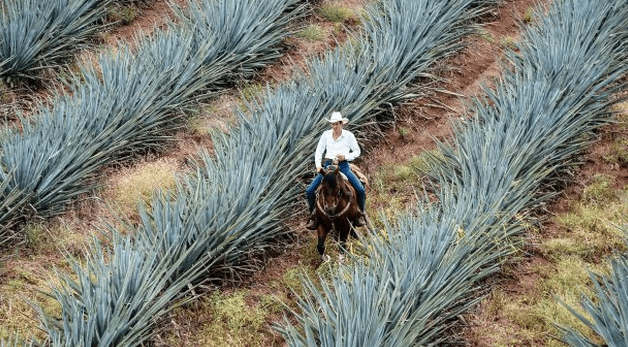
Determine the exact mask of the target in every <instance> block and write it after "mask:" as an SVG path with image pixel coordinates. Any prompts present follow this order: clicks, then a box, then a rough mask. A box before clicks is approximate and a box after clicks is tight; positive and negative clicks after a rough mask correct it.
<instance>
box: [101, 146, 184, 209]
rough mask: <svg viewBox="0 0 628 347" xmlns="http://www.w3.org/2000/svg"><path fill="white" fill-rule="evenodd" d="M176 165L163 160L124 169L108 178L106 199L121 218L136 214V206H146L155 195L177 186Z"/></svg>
mask: <svg viewBox="0 0 628 347" xmlns="http://www.w3.org/2000/svg"><path fill="white" fill-rule="evenodd" d="M177 171H178V166H177V163H176V162H174V161H173V160H168V159H165V158H162V159H159V160H157V161H155V162H148V163H142V164H140V165H137V166H134V167H132V168H128V169H123V170H121V171H120V172H118V173H116V175H115V176H112V177H109V180H108V184H107V187H108V188H107V190H106V191H105V192H104V194H103V195H104V196H105V199H106V200H107V201H109V202H110V204H111V206H112V208H113V209H114V210H115V211H116V212H117V213H119V214H120V215H122V216H126V217H129V218H132V217H134V216H135V215H136V214H137V206H138V204H139V203H142V202H144V203H149V202H150V200H151V199H152V198H153V197H154V195H155V194H156V193H157V192H158V191H160V190H162V191H166V190H168V189H169V188H172V187H174V186H175V184H176V175H175V174H176V172H177Z"/></svg>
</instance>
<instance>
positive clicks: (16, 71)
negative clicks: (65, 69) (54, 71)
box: [0, 0, 111, 81]
mask: <svg viewBox="0 0 628 347" xmlns="http://www.w3.org/2000/svg"><path fill="white" fill-rule="evenodd" d="M110 3H111V0H49V1H40V0H5V1H3V2H2V4H1V8H0V9H1V10H0V76H7V78H8V79H9V81H10V78H11V76H15V77H26V78H33V77H35V74H34V73H35V72H36V71H37V70H40V69H42V68H47V67H51V66H56V65H57V64H59V63H60V62H61V61H62V60H63V59H66V58H68V57H70V56H71V55H72V54H73V53H75V52H76V51H77V50H79V49H80V48H81V47H83V46H85V44H86V39H87V38H88V37H90V36H91V35H93V34H95V33H96V32H98V31H99V30H102V25H101V24H99V23H98V21H99V20H100V18H102V17H103V16H104V15H105V14H106V11H107V6H108V5H109V4H110Z"/></svg>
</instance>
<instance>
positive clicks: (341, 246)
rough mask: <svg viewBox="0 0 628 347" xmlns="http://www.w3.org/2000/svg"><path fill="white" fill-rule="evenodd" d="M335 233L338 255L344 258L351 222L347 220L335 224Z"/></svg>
mask: <svg viewBox="0 0 628 347" xmlns="http://www.w3.org/2000/svg"><path fill="white" fill-rule="evenodd" d="M336 231H337V232H338V250H339V251H340V255H341V256H342V257H344V255H345V252H346V249H347V239H348V238H349V233H350V232H351V222H350V221H349V219H345V220H343V221H339V222H338V223H336Z"/></svg>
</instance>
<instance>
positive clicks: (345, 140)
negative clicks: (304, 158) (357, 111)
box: [314, 129, 360, 167]
mask: <svg viewBox="0 0 628 347" xmlns="http://www.w3.org/2000/svg"><path fill="white" fill-rule="evenodd" d="M323 153H325V159H334V158H335V157H336V155H337V154H343V155H344V156H345V160H347V161H352V160H353V159H355V158H357V157H359V156H360V146H358V141H356V140H355V136H353V133H351V132H350V131H348V130H344V129H342V134H340V137H339V138H338V139H337V140H334V136H333V129H330V130H326V131H325V132H324V133H323V135H321V138H320V140H318V145H317V146H316V153H315V154H314V160H315V162H316V166H317V167H318V166H322V165H321V161H322V159H323Z"/></svg>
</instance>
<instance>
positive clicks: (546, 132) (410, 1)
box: [0, 0, 628, 346]
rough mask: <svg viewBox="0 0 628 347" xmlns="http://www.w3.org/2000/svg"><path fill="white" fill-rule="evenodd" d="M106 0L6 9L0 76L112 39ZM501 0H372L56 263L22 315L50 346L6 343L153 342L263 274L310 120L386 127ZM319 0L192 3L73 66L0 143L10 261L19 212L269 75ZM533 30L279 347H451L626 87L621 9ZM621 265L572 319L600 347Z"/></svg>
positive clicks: (55, 199)
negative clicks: (416, 191) (65, 84)
mask: <svg viewBox="0 0 628 347" xmlns="http://www.w3.org/2000/svg"><path fill="white" fill-rule="evenodd" d="M44 4H46V5H44ZM48 4H50V6H53V5H54V4H56V5H57V6H58V7H56V8H55V7H52V8H51V9H46V8H44V7H45V6H48ZM110 4H111V2H110V1H78V0H75V1H71V0H66V1H58V2H47V1H46V2H42V1H36V0H28V1H4V2H2V5H3V17H2V20H3V22H2V25H3V26H2V29H1V30H2V31H1V32H0V35H3V36H2V39H0V44H2V45H6V46H7V48H6V49H5V47H3V48H2V52H3V53H2V54H3V57H2V58H1V60H0V68H1V69H0V71H2V72H1V74H2V75H3V76H11V78H24V77H26V78H31V76H32V75H33V72H34V71H36V70H37V69H40V68H42V67H45V66H49V65H50V64H54V62H58V61H59V60H62V59H66V58H67V57H68V56H71V55H72V54H74V53H75V52H76V51H77V50H78V49H79V48H80V47H81V45H82V43H83V42H84V41H85V40H86V37H89V36H90V35H93V33H94V32H95V31H97V30H101V29H102V26H99V21H98V20H99V18H101V17H102V16H103V14H104V11H105V10H104V9H105V8H106V6H108V5H110ZM499 4H500V3H499V2H498V1H497V0H382V1H374V2H372V3H368V4H366V5H365V6H364V8H363V10H361V11H360V13H359V15H360V26H359V29H357V30H355V31H354V32H351V33H350V39H348V40H346V42H344V43H342V44H340V45H337V46H336V47H334V48H330V49H328V50H326V51H325V53H323V54H321V55H320V56H319V57H315V58H311V59H308V60H306V62H305V63H304V67H303V68H302V69H300V70H298V71H297V72H296V73H294V74H293V76H292V77H291V78H290V80H288V81H285V82H282V83H278V84H273V85H270V84H269V85H267V86H265V87H262V88H260V93H259V95H258V96H257V97H256V98H252V99H249V100H247V101H246V102H243V104H242V105H240V107H237V108H234V110H233V115H234V117H235V122H233V125H231V126H229V127H228V128H227V129H219V130H214V131H212V137H211V140H212V148H211V151H209V150H202V151H201V152H200V153H198V156H197V158H198V160H197V161H196V164H195V165H194V167H193V169H192V170H191V171H189V172H187V173H185V174H184V175H181V177H179V178H178V181H177V184H176V186H175V187H174V188H173V189H171V191H169V192H161V193H159V194H156V195H154V196H153V197H151V199H150V201H149V202H148V203H147V204H143V205H141V206H140V209H139V212H138V219H137V220H136V221H135V222H134V223H129V224H125V225H123V226H120V225H118V224H116V225H114V224H107V225H104V226H103V227H102V228H101V229H102V230H101V231H102V234H101V235H94V237H93V239H92V241H91V242H90V245H89V249H88V250H87V252H85V255H84V256H82V257H78V258H74V257H71V256H68V257H67V259H65V263H66V265H67V266H66V268H67V270H60V271H58V272H57V275H56V279H55V281H54V282H55V283H57V284H56V285H54V286H52V287H51V288H49V289H47V291H48V292H49V296H50V297H51V298H52V300H53V301H54V302H55V307H57V309H56V310H53V311H54V312H50V310H48V309H46V308H45V307H37V304H34V305H35V307H36V309H37V310H38V312H39V314H40V322H39V323H38V324H39V326H40V329H41V330H42V331H43V333H44V334H43V335H44V337H43V338H41V337H40V338H38V337H35V336H22V335H20V334H15V335H14V336H13V337H12V338H9V339H8V340H5V341H2V342H0V345H2V346H27V345H33V346H35V345H50V346H114V345H115V346H139V345H145V344H147V343H151V341H152V340H151V339H152V338H153V336H154V335H153V334H154V331H155V330H156V326H157V325H158V324H159V321H160V319H163V317H165V316H166V315H167V314H168V313H169V312H171V310H172V309H173V308H175V307H177V306H178V305H179V304H180V302H181V301H186V300H191V299H190V298H191V295H192V294H193V293H194V286H195V285H197V284H200V283H202V282H203V281H204V280H206V279H208V278H219V277H224V276H225V274H227V273H230V272H233V271H235V272H237V273H238V275H239V276H247V275H251V274H254V273H255V272H256V271H258V270H259V267H258V266H256V265H258V259H259V258H260V256H261V257H263V255H264V254H265V253H266V251H267V250H268V249H271V248H273V246H274V245H276V243H277V239H278V238H281V237H283V236H285V235H286V234H288V235H289V234H291V231H290V229H289V228H288V227H287V224H286V223H287V222H288V221H289V220H290V218H291V217H292V215H293V213H294V211H295V210H298V209H299V208H300V207H301V205H302V203H303V189H302V185H301V180H302V179H301V176H302V174H303V172H307V171H308V170H310V169H311V166H312V163H311V153H313V150H314V145H315V143H316V139H317V138H318V136H319V134H320V133H321V131H322V130H323V129H324V128H325V127H326V124H325V122H324V121H321V120H322V119H323V118H325V117H326V116H327V115H329V114H330V113H331V112H332V111H334V110H339V111H341V112H342V113H343V114H344V115H346V116H347V117H348V118H350V119H351V123H350V129H351V130H352V131H354V132H355V133H356V135H357V136H358V138H359V139H363V140H366V139H368V138H370V137H373V136H379V135H381V131H382V130H384V129H386V128H387V127H388V126H389V125H393V124H394V123H395V112H394V109H395V108H396V107H398V106H399V105H402V104H403V103H405V102H407V101H409V100H412V99H414V98H416V97H417V96H418V95H421V94H424V93H427V92H428V91H429V90H428V89H427V88H428V87H427V86H428V85H429V83H421V84H418V83H416V82H417V81H422V82H426V81H432V80H433V79H435V74H434V73H435V71H436V65H437V64H438V63H442V62H443V61H446V59H447V58H451V57H453V56H455V55H456V54H457V53H459V52H460V51H461V49H462V48H463V47H464V39H465V38H466V37H468V36H469V35H472V34H477V33H478V28H479V24H478V23H479V21H480V20H481V18H483V16H486V15H487V13H490V12H492V11H494V9H496V8H497V6H498V5H499ZM27 6H33V7H32V8H31V7H27ZM317 6H320V3H315V2H307V1H301V0H233V1H221V0H198V1H195V0H190V1H189V2H188V3H187V6H185V7H178V6H174V5H173V12H174V13H175V14H176V19H175V20H173V21H171V22H168V23H167V24H166V25H163V26H162V28H161V29H158V30H155V31H154V32H153V33H152V34H151V35H150V36H142V37H139V38H138V39H137V40H136V41H135V42H133V45H132V46H133V47H134V48H130V47H129V46H125V45H124V44H120V45H118V46H116V47H115V49H114V50H111V51H108V52H105V53H102V54H101V55H100V56H99V58H98V61H97V64H89V63H85V64H82V65H81V67H80V73H78V74H77V76H76V78H74V79H73V81H72V84H71V88H70V90H69V91H68V92H67V93H63V94H59V95H55V96H53V98H52V99H51V103H50V104H51V105H52V106H40V107H39V108H38V110H37V112H36V113H35V115H34V116H33V117H32V119H33V121H32V122H23V127H22V128H21V129H19V130H17V129H16V130H11V131H9V133H8V134H7V135H6V136H3V137H2V138H1V139H0V141H1V142H0V146H1V148H2V153H1V157H0V160H1V162H2V165H1V166H0V188H1V190H0V246H2V247H3V248H2V249H3V251H5V252H6V251H7V249H8V247H9V246H11V245H16V244H19V241H20V240H22V239H24V238H25V235H24V228H23V226H24V225H25V224H27V223H28V222H29V221H30V220H31V219H33V218H43V219H46V218H50V217H53V216H57V215H60V214H62V213H64V212H66V211H67V209H68V207H69V206H72V203H73V202H75V201H76V200H77V199H78V198H79V197H81V196H85V195H86V194H90V193H91V192H93V191H94V187H95V185H94V182H97V181H98V179H99V175H100V174H101V173H102V172H103V170H104V169H105V168H107V167H110V166H111V165H112V164H116V163H120V162H125V161H129V160H130V159H132V158H134V157H135V156H137V155H138V153H140V154H141V153H146V152H159V150H160V149H162V148H163V147H164V146H165V145H167V144H168V143H170V142H172V140H173V136H172V135H173V133H174V132H175V131H176V130H178V129H180V128H182V127H184V126H185V124H186V121H185V119H186V117H187V114H188V113H189V112H193V111H194V108H195V107H197V105H198V104H197V102H198V101H199V100H208V99H212V98H213V97H214V96H216V95H219V94H220V93H222V92H224V90H225V89H226V88H229V87H230V86H232V85H234V84H235V83H238V82H240V81H242V80H247V79H250V78H253V77H254V76H255V74H256V73H257V72H259V71H260V70H262V69H263V68H265V67H267V66H269V65H271V64H273V63H274V62H276V61H277V60H278V59H279V58H280V57H281V56H282V54H283V52H282V42H284V41H285V40H286V38H287V37H288V36H289V35H291V30H294V29H295V27H298V26H299V24H296V23H299V22H300V21H301V20H302V19H303V18H306V17H307V16H309V15H310V14H311V8H313V7H317ZM35 9H36V10H35ZM36 11H41V13H45V14H46V15H47V16H50V18H52V20H47V23H43V21H42V23H37V25H34V24H30V25H28V26H27V28H28V29H29V30H33V31H32V32H28V33H27V34H25V35H27V36H28V39H26V38H22V39H20V41H19V42H22V43H23V46H21V47H17V46H20V45H17V44H16V42H18V41H16V39H13V37H17V36H15V35H17V34H18V33H20V34H24V33H25V32H27V31H26V30H24V29H19V28H17V26H18V25H22V24H24V23H26V22H27V21H28V20H30V21H36V20H39V19H42V18H48V17H45V16H44V15H43V14H41V15H39V14H37V13H39V12H36ZM64 11H69V12H71V13H70V14H67V13H65V12H64ZM23 18H27V19H23ZM534 18H536V20H535V22H534V23H532V25H529V26H526V27H525V28H524V29H522V30H523V31H522V33H521V38H520V39H519V40H518V41H517V44H516V45H513V46H514V47H512V48H507V49H506V50H505V52H506V53H505V59H504V63H503V65H502V67H501V69H502V72H501V73H502V77H501V78H500V79H499V80H498V81H497V82H496V85H495V87H494V88H488V87H486V88H484V89H483V91H482V96H480V97H477V98H475V99H474V100H473V103H472V105H470V107H469V108H468V110H467V111H466V114H464V115H463V116H464V117H461V120H459V121H456V122H455V123H454V124H453V125H452V136H451V137H450V140H448V141H447V142H442V143H440V144H439V145H438V151H437V152H431V154H428V160H427V162H428V166H429V170H428V171H427V172H429V177H427V178H426V181H427V182H429V183H428V185H427V187H426V188H425V189H426V192H428V193H429V198H428V194H426V195H425V198H424V199H423V200H421V201H419V203H418V208H417V209H411V210H408V211H402V212H401V214H400V215H399V216H397V217H396V218H395V219H394V220H387V219H386V218H385V217H381V220H382V223H381V225H382V227H381V228H379V230H377V231H376V232H375V233H374V234H373V235H371V236H372V237H371V238H370V239H369V240H368V241H366V242H365V244H363V245H362V247H363V248H362V250H363V252H360V253H359V254H362V255H356V256H355V257H353V258H352V259H351V260H350V261H348V262H347V263H346V264H342V265H340V266H339V267H337V268H334V269H333V271H332V272H331V273H328V274H326V275H325V276H324V277H320V278H313V277H311V276H309V275H307V274H305V275H303V276H301V277H300V280H301V281H302V285H303V292H302V293H301V295H300V297H299V301H298V303H297V304H296V305H295V306H293V308H292V310H291V311H290V312H288V311H286V315H287V316H286V319H284V320H283V321H282V322H277V323H276V324H275V326H274V329H275V330H276V331H278V332H279V333H280V334H281V335H282V337H283V339H285V342H286V343H287V344H288V345H289V346H332V345H333V346H433V345H441V344H446V343H451V342H453V341H452V339H451V334H449V333H448V331H449V330H450V329H451V328H452V327H456V326H457V325H456V323H457V322H459V321H458V319H459V317H460V315H462V314H465V313H466V312H468V311H469V310H470V309H471V308H473V307H475V306H476V305H477V303H478V302H479V301H480V300H481V296H480V294H481V293H483V292H484V291H485V290H486V288H485V285H486V284H485V283H487V282H486V279H487V278H490V276H492V275H495V274H497V273H498V272H499V271H500V269H501V266H502V265H503V264H504V263H505V262H507V261H509V260H510V259H512V257H513V256H514V255H515V254H516V253H517V251H518V249H519V248H520V247H521V245H522V240H523V238H524V237H525V235H526V234H525V230H526V229H527V227H528V222H529V220H530V215H531V213H533V212H535V211H537V209H538V207H539V206H540V204H542V203H544V202H546V201H548V200H550V199H552V198H553V197H555V196H556V194H557V191H556V189H557V187H558V186H559V185H558V184H557V183H556V182H557V181H558V180H559V179H560V178H561V177H562V176H563V175H564V173H565V172H566V171H567V170H568V169H571V168H572V167H573V163H574V161H575V158H576V157H577V155H578V154H579V153H581V152H582V150H583V149H584V148H586V146H588V145H590V144H591V143H592V141H593V138H594V137H593V136H591V135H592V134H594V133H595V132H596V131H597V130H598V129H599V128H600V127H601V126H603V125H605V124H608V122H609V121H610V119H611V118H610V116H611V113H612V111H611V110H612V106H613V105H614V104H616V103H618V102H619V101H621V100H620V99H618V98H617V97H616V95H617V93H618V92H620V91H622V90H623V89H624V87H625V85H624V83H625V81H623V80H622V78H623V77H624V76H625V74H626V72H628V64H626V59H627V58H628V54H627V53H628V43H627V42H628V0H563V1H556V2H553V3H551V4H549V5H548V7H541V6H540V7H538V8H537V9H536V10H535V12H534ZM50 23H53V24H52V25H51V24H50ZM38 30H39V32H36V31H38ZM7 35H10V36H7ZM7 37H11V38H7ZM42 37H43V38H42ZM42 42H43V43H44V44H42ZM9 46H10V47H9ZM20 50H21V51H20ZM367 143H368V142H367ZM364 254H367V255H364ZM627 263H628V261H627V260H626V258H625V257H619V258H618V259H616V260H614V261H613V262H612V264H613V271H612V273H610V274H609V275H603V276H595V275H592V281H593V282H594V284H595V289H596V294H597V297H596V298H585V299H583V302H582V307H583V308H584V310H585V311H587V312H588V314H589V315H588V316H585V315H582V314H581V313H579V312H580V311H577V310H575V309H572V311H573V313H574V315H576V316H577V317H578V319H581V320H582V321H584V322H586V324H587V325H588V326H590V327H591V329H593V330H594V331H595V332H596V333H597V334H598V335H599V336H600V338H601V339H603V340H604V341H605V342H606V343H607V344H608V345H609V346H623V345H626V344H627V343H628V332H627V331H626V328H627V327H628V321H627V319H626V317H627V315H626V313H627V312H628V292H626V290H627V288H628V286H627V283H626V279H625V274H626V272H627V271H628V269H627V268H626V266H627ZM560 329H562V331H563V332H564V337H563V340H564V342H565V343H567V344H569V345H573V346H591V345H595V344H594V343H595V342H593V341H590V340H589V339H588V337H585V335H583V334H581V333H580V332H578V331H577V330H576V329H575V328H573V327H568V326H561V328H560Z"/></svg>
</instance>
